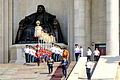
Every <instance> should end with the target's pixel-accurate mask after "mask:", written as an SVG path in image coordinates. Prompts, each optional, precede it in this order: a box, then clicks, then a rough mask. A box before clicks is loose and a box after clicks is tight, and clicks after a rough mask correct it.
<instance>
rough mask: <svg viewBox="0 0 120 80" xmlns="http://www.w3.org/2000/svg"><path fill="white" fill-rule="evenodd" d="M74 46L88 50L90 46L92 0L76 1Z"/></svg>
mask: <svg viewBox="0 0 120 80" xmlns="http://www.w3.org/2000/svg"><path fill="white" fill-rule="evenodd" d="M74 15H75V16H74V44H76V43H78V44H79V45H80V46H83V49H84V54H83V55H84V56H85V55H86V54H85V53H86V48H87V47H88V46H90V40H91V39H90V38H91V37H90V34H91V33H90V26H91V25H90V24H91V22H90V21H91V20H90V18H91V17H90V16H91V0H74Z"/></svg>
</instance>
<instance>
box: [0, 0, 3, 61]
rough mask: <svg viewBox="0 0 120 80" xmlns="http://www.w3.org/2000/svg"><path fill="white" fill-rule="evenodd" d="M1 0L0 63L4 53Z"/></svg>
mask: <svg viewBox="0 0 120 80" xmlns="http://www.w3.org/2000/svg"><path fill="white" fill-rule="evenodd" d="M3 1H4V0H0V15H1V16H0V63H3V62H4V61H3V59H4V54H3V52H4V51H3V18H4V17H3Z"/></svg>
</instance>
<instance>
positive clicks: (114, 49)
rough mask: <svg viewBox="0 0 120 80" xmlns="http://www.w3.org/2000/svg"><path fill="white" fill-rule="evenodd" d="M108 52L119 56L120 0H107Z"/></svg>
mask: <svg viewBox="0 0 120 80" xmlns="http://www.w3.org/2000/svg"><path fill="white" fill-rule="evenodd" d="M106 2H107V3H106V4H107V5H106V6H107V13H106V14H107V46H106V54H107V55H110V56H119V0H107V1H106Z"/></svg>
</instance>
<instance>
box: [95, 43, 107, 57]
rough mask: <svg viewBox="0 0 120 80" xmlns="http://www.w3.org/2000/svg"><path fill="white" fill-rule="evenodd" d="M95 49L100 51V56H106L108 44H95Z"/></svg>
mask: <svg viewBox="0 0 120 80" xmlns="http://www.w3.org/2000/svg"><path fill="white" fill-rule="evenodd" d="M95 48H98V50H99V51H100V56H103V55H106V44H95Z"/></svg>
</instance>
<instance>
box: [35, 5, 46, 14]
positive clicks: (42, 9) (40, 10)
mask: <svg viewBox="0 0 120 80" xmlns="http://www.w3.org/2000/svg"><path fill="white" fill-rule="evenodd" d="M37 12H38V13H43V12H45V7H44V6H43V5H38V7H37Z"/></svg>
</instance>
